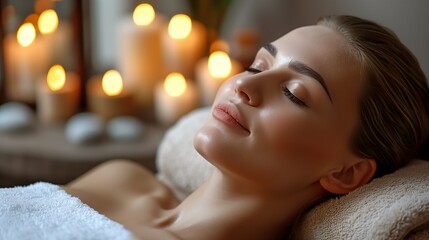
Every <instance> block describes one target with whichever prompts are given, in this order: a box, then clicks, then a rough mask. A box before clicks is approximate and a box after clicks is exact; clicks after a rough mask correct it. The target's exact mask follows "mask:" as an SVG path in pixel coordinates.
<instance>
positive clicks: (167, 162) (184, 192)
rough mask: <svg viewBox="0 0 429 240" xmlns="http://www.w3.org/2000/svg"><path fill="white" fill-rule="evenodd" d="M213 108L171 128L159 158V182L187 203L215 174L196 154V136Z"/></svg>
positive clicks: (163, 141) (164, 140)
mask: <svg viewBox="0 0 429 240" xmlns="http://www.w3.org/2000/svg"><path fill="white" fill-rule="evenodd" d="M210 112H211V110H210V108H208V107H207V108H200V109H197V110H194V111H193V112H191V113H189V114H188V115H186V116H185V117H183V118H181V119H180V120H179V121H178V122H177V123H176V124H175V125H174V126H172V127H170V128H169V129H168V131H167V132H166V133H165V135H164V138H163V140H162V141H161V143H160V145H159V147H158V152H157V154H156V165H157V169H158V170H159V171H158V174H157V177H158V179H159V180H160V181H161V182H163V183H164V184H165V185H167V186H169V187H170V189H172V191H173V193H174V194H175V196H176V197H177V198H178V199H180V200H183V199H185V198H186V197H187V196H188V195H189V194H191V193H192V192H193V191H195V189H197V188H198V187H199V186H200V185H201V184H202V183H203V182H204V181H205V180H206V179H207V178H208V177H209V176H210V174H211V172H212V170H213V165H211V164H210V163H209V162H208V161H206V160H205V159H204V158H203V157H202V156H201V155H199V154H198V152H197V151H196V150H195V148H194V145H193V143H192V142H193V140H194V135H195V133H196V132H197V130H198V129H200V127H202V125H203V124H204V122H205V120H206V118H207V117H208V116H209V114H210Z"/></svg>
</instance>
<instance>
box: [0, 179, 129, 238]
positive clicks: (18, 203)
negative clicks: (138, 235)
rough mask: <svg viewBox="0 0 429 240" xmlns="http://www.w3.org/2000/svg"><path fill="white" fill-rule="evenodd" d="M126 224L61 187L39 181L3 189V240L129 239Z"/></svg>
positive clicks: (0, 204)
mask: <svg viewBox="0 0 429 240" xmlns="http://www.w3.org/2000/svg"><path fill="white" fill-rule="evenodd" d="M131 236H132V234H131V233H130V232H129V231H128V230H126V229H125V228H124V227H123V226H122V225H120V224H119V223H116V222H114V221H112V220H110V219H108V218H107V217H105V216H103V215H101V214H99V213H98V212H96V211H95V210H94V209H92V208H90V207H89V206H88V205H86V204H84V203H82V202H81V201H80V200H79V199H78V198H76V197H73V196H71V195H69V194H68V193H66V192H65V191H64V190H63V189H62V188H61V187H59V186H57V185H53V184H49V183H44V182H39V183H35V184H32V185H29V186H25V187H14V188H3V189H0V239H2V240H3V239H4V240H9V239H20V240H26V239H29V240H30V239H31V240H37V239H43V240H49V239H61V240H67V239H70V240H71V239H93V240H96V239H100V240H101V239H103V240H107V239H112V240H123V239H129V238H130V237H131Z"/></svg>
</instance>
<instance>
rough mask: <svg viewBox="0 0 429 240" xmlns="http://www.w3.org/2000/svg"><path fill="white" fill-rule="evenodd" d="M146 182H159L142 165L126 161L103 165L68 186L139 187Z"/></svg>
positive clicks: (113, 161) (119, 160) (120, 160)
mask: <svg viewBox="0 0 429 240" xmlns="http://www.w3.org/2000/svg"><path fill="white" fill-rule="evenodd" d="M141 181H144V182H154V183H156V182H158V181H157V180H156V178H155V176H154V174H153V173H152V172H150V171H149V170H147V169H145V168H144V167H143V166H141V165H140V164H138V163H136V162H133V161H130V160H124V159H117V160H110V161H107V162H105V163H102V164H100V165H98V166H97V167H95V168H94V169H92V170H90V171H89V172H87V173H85V174H84V175H82V176H80V177H79V178H77V179H75V180H73V181H72V182H70V183H69V184H67V186H70V187H73V186H74V187H76V186H79V185H82V184H83V183H84V185H85V186H88V184H89V185H93V184H102V185H109V186H110V187H114V186H117V185H121V186H122V185H123V184H125V183H132V185H139V183H140V182H141Z"/></svg>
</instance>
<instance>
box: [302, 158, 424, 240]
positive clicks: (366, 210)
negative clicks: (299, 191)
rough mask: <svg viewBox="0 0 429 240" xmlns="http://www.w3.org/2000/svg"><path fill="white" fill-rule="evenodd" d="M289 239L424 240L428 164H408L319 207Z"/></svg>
mask: <svg viewBox="0 0 429 240" xmlns="http://www.w3.org/2000/svg"><path fill="white" fill-rule="evenodd" d="M294 239H317V240H323V239H356V240H357V239H359V240H360V239H371V240H396V239H429V162H427V161H422V160H414V161H413V162H411V163H410V164H409V165H407V166H406V167H404V168H402V169H400V170H398V171H396V172H394V173H392V174H389V175H386V176H384V177H382V178H378V179H375V180H374V181H372V182H371V183H369V184H367V185H365V186H362V187H360V188H358V189H356V190H355V191H353V192H351V193H350V194H348V195H345V196H343V197H340V198H337V199H332V200H329V201H327V202H324V203H322V204H320V205H319V206H317V207H315V208H313V209H312V210H311V211H309V212H308V213H306V214H305V215H304V216H303V218H302V219H301V220H300V222H299V223H298V224H297V226H296V228H295V233H294Z"/></svg>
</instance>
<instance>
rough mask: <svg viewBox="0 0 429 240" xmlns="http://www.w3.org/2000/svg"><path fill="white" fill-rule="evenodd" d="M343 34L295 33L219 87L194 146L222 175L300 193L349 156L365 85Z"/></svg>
mask: <svg viewBox="0 0 429 240" xmlns="http://www.w3.org/2000/svg"><path fill="white" fill-rule="evenodd" d="M348 49H349V46H348V44H347V43H346V41H345V40H344V39H343V37H342V36H341V35H339V34H338V33H336V32H335V31H333V30H331V29H329V28H326V27H323V26H308V27H303V28H299V29H296V30H294V31H292V32H290V33H288V34H287V35H285V36H283V37H282V38H280V39H278V40H276V41H274V42H273V43H271V44H268V45H266V46H264V47H263V48H261V50H260V51H259V52H258V54H257V56H256V57H255V61H254V63H253V64H252V66H251V68H250V69H249V70H248V71H245V72H243V73H241V74H238V75H236V76H234V77H233V78H231V79H230V80H228V81H227V82H225V83H224V84H223V85H222V87H221V88H220V90H219V91H218V93H217V96H216V99H215V101H214V104H213V108H212V116H211V117H210V118H209V119H208V121H207V122H206V124H205V125H204V126H203V128H202V129H201V130H200V131H199V132H198V133H197V135H196V137H195V139H194V145H195V147H196V149H197V151H198V152H200V153H201V154H202V155H203V156H204V157H205V158H206V159H207V160H209V161H210V162H212V163H213V164H214V165H215V166H217V167H218V168H219V169H221V170H222V171H224V172H229V173H232V174H234V175H235V176H240V177H241V179H245V180H247V181H251V182H253V183H254V184H260V185H261V186H262V187H264V188H273V189H285V187H286V189H290V190H292V189H301V188H302V187H304V186H306V185H308V184H311V183H314V182H316V181H318V180H319V179H320V177H321V176H323V175H324V174H327V173H328V172H330V171H332V170H335V169H337V168H341V166H342V164H344V163H345V162H346V161H347V160H348V159H349V158H350V156H352V155H353V153H352V151H351V148H350V142H351V137H352V135H353V131H354V129H355V128H356V127H357V125H358V117H359V115H358V99H359V96H360V93H361V90H362V88H363V80H362V79H363V78H362V76H361V75H360V67H359V65H358V64H357V62H355V61H354V60H353V59H352V58H351V57H349V54H348Z"/></svg>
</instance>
